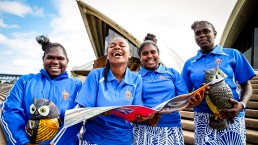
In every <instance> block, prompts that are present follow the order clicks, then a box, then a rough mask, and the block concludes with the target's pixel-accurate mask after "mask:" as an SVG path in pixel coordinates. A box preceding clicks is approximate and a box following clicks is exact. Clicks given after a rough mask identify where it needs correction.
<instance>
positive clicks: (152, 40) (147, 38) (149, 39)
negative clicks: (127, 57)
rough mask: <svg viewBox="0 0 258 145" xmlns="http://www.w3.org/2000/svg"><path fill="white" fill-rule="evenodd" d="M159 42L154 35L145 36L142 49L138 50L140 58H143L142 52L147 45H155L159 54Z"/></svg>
mask: <svg viewBox="0 0 258 145" xmlns="http://www.w3.org/2000/svg"><path fill="white" fill-rule="evenodd" d="M157 41H158V40H157V38H156V36H155V35H154V34H151V33H148V34H147V35H146V36H145V38H144V41H143V42H142V44H141V45H140V47H139V49H138V51H137V53H138V55H139V57H141V52H142V49H143V47H144V46H145V45H147V44H152V45H154V46H155V47H156V48H157V51H158V53H159V48H158V46H157Z"/></svg>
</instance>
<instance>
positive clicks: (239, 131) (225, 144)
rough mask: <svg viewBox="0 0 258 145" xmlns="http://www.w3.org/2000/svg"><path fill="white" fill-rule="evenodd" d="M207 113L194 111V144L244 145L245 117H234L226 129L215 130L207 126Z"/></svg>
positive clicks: (208, 115)
mask: <svg viewBox="0 0 258 145" xmlns="http://www.w3.org/2000/svg"><path fill="white" fill-rule="evenodd" d="M209 117H210V114H209V113H202V112H194V127H195V132H194V138H195V144H196V145H245V144H246V129H245V117H244V116H243V117H235V118H234V123H233V124H231V123H229V124H228V126H227V128H226V129H223V130H217V129H213V128H211V127H210V126H209Z"/></svg>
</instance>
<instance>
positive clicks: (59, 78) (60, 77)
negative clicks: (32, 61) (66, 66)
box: [40, 69, 68, 81]
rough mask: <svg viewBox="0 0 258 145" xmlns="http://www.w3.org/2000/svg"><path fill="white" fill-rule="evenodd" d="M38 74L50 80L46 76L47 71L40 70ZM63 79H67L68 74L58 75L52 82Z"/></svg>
mask: <svg viewBox="0 0 258 145" xmlns="http://www.w3.org/2000/svg"><path fill="white" fill-rule="evenodd" d="M40 73H41V74H42V75H43V76H45V77H46V78H47V79H48V80H51V78H50V76H49V75H48V73H47V71H46V70H45V69H41V70H40ZM63 78H68V73H67V72H66V71H65V72H64V73H62V74H60V75H59V76H57V77H56V78H54V79H53V80H55V81H56V80H61V79H63Z"/></svg>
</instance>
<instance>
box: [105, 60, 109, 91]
mask: <svg viewBox="0 0 258 145" xmlns="http://www.w3.org/2000/svg"><path fill="white" fill-rule="evenodd" d="M109 69H110V62H109V60H108V59H107V62H106V65H105V70H104V81H105V88H106V90H107V79H108V71H109Z"/></svg>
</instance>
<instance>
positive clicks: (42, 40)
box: [36, 35, 69, 62]
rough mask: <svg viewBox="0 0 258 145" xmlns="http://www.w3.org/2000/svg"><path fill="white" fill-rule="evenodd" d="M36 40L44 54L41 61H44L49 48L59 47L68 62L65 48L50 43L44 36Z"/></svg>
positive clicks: (58, 44)
mask: <svg viewBox="0 0 258 145" xmlns="http://www.w3.org/2000/svg"><path fill="white" fill-rule="evenodd" d="M36 40H37V42H38V43H39V44H40V45H41V46H42V50H43V51H44V54H43V56H42V59H43V60H44V57H45V56H46V54H47V53H48V52H49V51H50V48H52V47H60V48H61V49H62V50H63V52H64V55H65V57H66V59H67V62H68V61H69V59H68V56H67V52H66V50H65V48H64V47H63V46H62V45H61V44H60V43H51V42H50V40H49V38H47V37H46V36H44V35H40V36H37V37H36Z"/></svg>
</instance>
